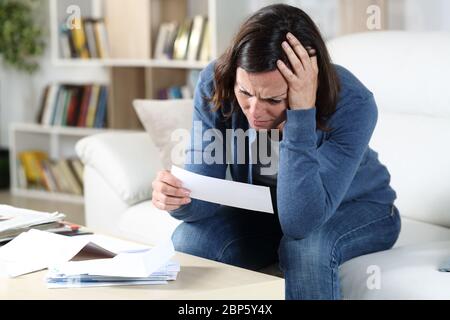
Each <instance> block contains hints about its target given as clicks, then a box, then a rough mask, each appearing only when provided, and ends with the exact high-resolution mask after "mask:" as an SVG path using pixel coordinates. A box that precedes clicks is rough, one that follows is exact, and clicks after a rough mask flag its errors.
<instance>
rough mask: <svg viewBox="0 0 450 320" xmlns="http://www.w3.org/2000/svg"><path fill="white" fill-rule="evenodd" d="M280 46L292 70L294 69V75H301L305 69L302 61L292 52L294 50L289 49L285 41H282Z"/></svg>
mask: <svg viewBox="0 0 450 320" xmlns="http://www.w3.org/2000/svg"><path fill="white" fill-rule="evenodd" d="M281 45H282V47H283V50H284V52H285V53H286V55H287V57H288V59H289V62H290V63H291V65H292V68H293V69H294V73H295V74H296V75H299V74H301V72H302V71H304V70H305V68H304V66H303V63H302V61H301V60H300V59H299V57H298V56H297V54H296V53H295V52H294V49H293V48H292V47H291V45H290V44H289V43H288V42H287V41H283V43H282V44H281Z"/></svg>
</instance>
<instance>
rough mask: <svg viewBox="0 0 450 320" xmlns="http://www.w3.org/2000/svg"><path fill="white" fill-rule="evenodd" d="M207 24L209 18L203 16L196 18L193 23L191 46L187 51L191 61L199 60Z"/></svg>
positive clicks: (189, 45) (190, 36)
mask: <svg viewBox="0 0 450 320" xmlns="http://www.w3.org/2000/svg"><path fill="white" fill-rule="evenodd" d="M207 22H208V20H207V18H205V17H203V16H195V17H194V19H193V21H192V28H191V33H190V35H189V44H188V49H187V51H188V52H187V60H189V61H196V60H199V53H200V48H201V44H202V37H203V33H204V31H205V25H206V24H207Z"/></svg>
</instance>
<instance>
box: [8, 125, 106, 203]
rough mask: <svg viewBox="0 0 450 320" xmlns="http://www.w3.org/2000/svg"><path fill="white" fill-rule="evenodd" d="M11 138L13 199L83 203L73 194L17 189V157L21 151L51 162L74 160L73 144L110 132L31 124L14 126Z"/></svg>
mask: <svg viewBox="0 0 450 320" xmlns="http://www.w3.org/2000/svg"><path fill="white" fill-rule="evenodd" d="M9 130H10V134H9V139H10V146H11V149H10V176H11V193H12V194H13V195H16V196H25V197H30V198H37V199H45V200H50V201H64V202H70V203H80V204H81V203H83V197H82V196H78V195H73V194H65V193H57V192H48V191H42V190H33V189H26V188H23V187H21V186H20V183H19V178H18V167H17V162H18V154H19V153H20V152H22V151H29V150H41V151H44V152H47V153H48V155H49V157H50V158H51V159H62V158H63V159H66V158H74V157H76V153H75V148H74V146H75V144H76V143H77V142H78V141H79V140H81V139H82V138H84V137H87V136H90V135H93V134H98V133H102V132H107V131H109V130H108V129H92V128H72V127H52V126H43V125H39V124H33V123H14V124H12V125H11V126H10V128H9Z"/></svg>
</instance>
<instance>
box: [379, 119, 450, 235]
mask: <svg viewBox="0 0 450 320" xmlns="http://www.w3.org/2000/svg"><path fill="white" fill-rule="evenodd" d="M449 141H450V119H446V118H436V117H429V116H420V115H409V114H399V113H386V112H384V113H380V114H379V117H378V123H377V127H376V129H375V132H374V134H373V137H372V140H371V142H370V146H371V147H372V148H373V149H374V150H375V151H377V152H378V153H379V157H380V160H381V162H382V163H383V164H385V165H386V166H387V168H388V170H389V172H390V174H391V184H392V187H393V188H394V190H395V191H396V192H397V200H396V205H397V207H398V208H399V211H400V214H401V215H402V216H403V217H409V218H413V219H414V220H419V221H425V222H430V223H433V224H439V225H442V226H447V227H450V165H449V164H450V144H449Z"/></svg>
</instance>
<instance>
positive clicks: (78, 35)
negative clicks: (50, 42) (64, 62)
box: [60, 18, 110, 59]
mask: <svg viewBox="0 0 450 320" xmlns="http://www.w3.org/2000/svg"><path fill="white" fill-rule="evenodd" d="M60 43H61V53H62V56H63V58H66V59H71V58H80V59H106V58H109V57H110V52H109V42H108V34H107V31H106V26H105V22H104V21H103V19H91V18H84V19H83V18H76V19H74V20H72V21H66V22H64V23H63V24H62V26H61V28H60Z"/></svg>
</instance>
